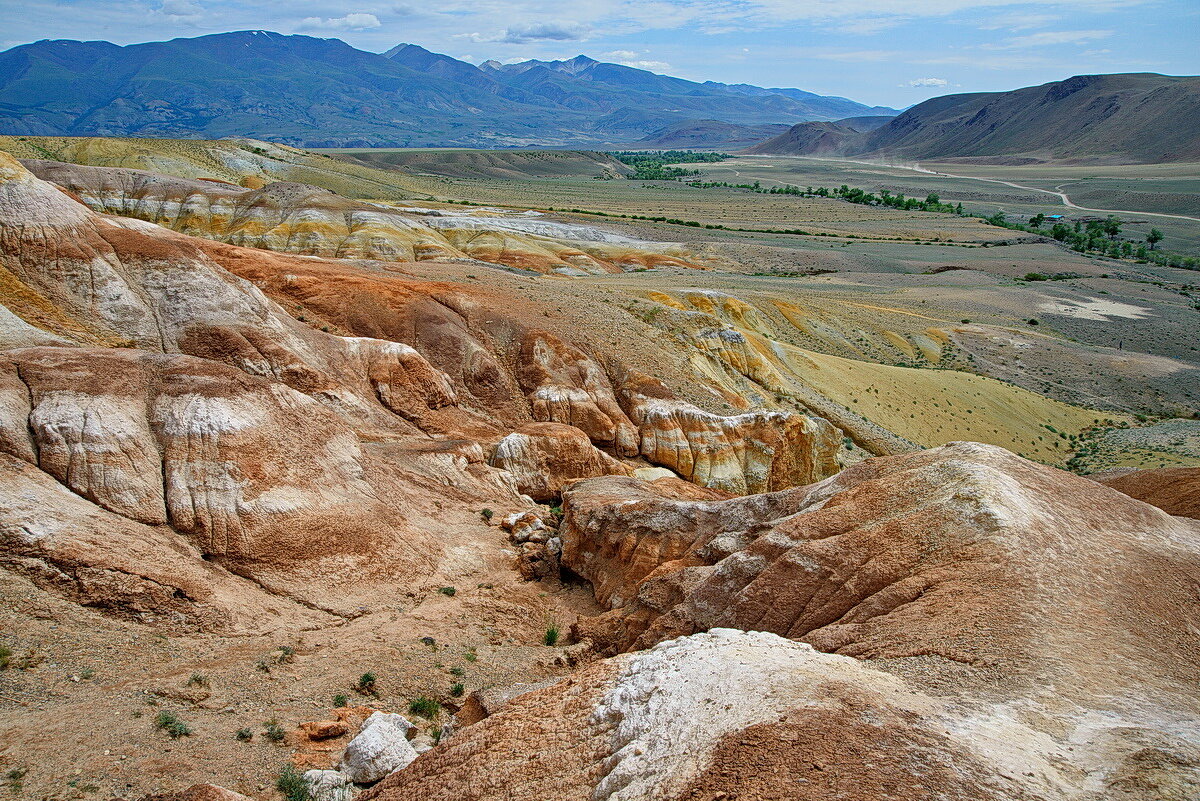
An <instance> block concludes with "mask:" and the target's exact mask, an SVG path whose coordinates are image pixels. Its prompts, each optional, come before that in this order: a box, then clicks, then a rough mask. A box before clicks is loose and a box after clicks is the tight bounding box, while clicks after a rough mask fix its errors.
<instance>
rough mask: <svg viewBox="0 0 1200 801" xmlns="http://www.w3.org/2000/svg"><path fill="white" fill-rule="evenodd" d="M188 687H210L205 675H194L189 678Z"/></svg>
mask: <svg viewBox="0 0 1200 801" xmlns="http://www.w3.org/2000/svg"><path fill="white" fill-rule="evenodd" d="M187 686H189V687H207V686H208V676H205V675H204V674H203V673H193V674H192V675H191V676H189V677H188V680H187Z"/></svg>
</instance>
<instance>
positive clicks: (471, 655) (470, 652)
mask: <svg viewBox="0 0 1200 801" xmlns="http://www.w3.org/2000/svg"><path fill="white" fill-rule="evenodd" d="M463 659H465V660H467V661H468V662H474V661H476V660H478V659H479V654H477V653H475V646H474V645H472V646H471V647H470V648H468V649H467V652H466V653H465V654H463Z"/></svg>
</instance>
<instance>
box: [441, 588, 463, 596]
mask: <svg viewBox="0 0 1200 801" xmlns="http://www.w3.org/2000/svg"><path fill="white" fill-rule="evenodd" d="M438 592H440V593H441V594H442V595H445V596H447V597H449V598H453V597H454V594H455V593H456V592H458V590H456V589H454V588H453V587H439V588H438Z"/></svg>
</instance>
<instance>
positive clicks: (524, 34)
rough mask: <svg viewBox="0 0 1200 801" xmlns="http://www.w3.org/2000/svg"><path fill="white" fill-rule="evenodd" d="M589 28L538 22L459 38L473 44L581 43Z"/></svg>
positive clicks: (573, 23)
mask: <svg viewBox="0 0 1200 801" xmlns="http://www.w3.org/2000/svg"><path fill="white" fill-rule="evenodd" d="M589 33H591V27H590V26H588V25H584V24H581V23H577V22H538V23H534V24H532V25H513V26H512V27H509V28H505V29H504V30H502V31H500V32H499V33H497V34H491V35H488V34H483V33H466V34H460V37H461V38H465V39H470V40H471V41H473V42H504V43H506V44H529V43H530V42H582V41H585V40H586V39H587V38H588V34H589Z"/></svg>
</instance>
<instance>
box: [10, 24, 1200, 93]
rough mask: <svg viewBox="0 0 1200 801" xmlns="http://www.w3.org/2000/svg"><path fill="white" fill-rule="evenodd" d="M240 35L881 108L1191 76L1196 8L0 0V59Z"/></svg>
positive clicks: (1199, 62) (1198, 60)
mask: <svg viewBox="0 0 1200 801" xmlns="http://www.w3.org/2000/svg"><path fill="white" fill-rule="evenodd" d="M247 29H254V30H271V31H277V32H280V33H300V34H305V35H309V36H318V37H326V38H338V39H342V40H344V41H346V42H348V43H350V44H351V45H353V46H355V47H358V48H360V49H363V50H371V51H375V52H382V51H384V50H387V49H388V48H390V47H392V46H394V45H396V44H398V43H400V42H412V43H415V44H419V45H421V46H422V47H425V48H428V49H429V50H433V51H435V52H439V53H446V54H447V55H450V56H453V57H455V58H460V59H463V60H466V61H470V62H472V63H478V62H480V61H483V60H485V59H496V60H498V61H523V60H525V59H529V58H539V59H557V58H570V57H572V56H575V55H578V54H580V53H583V54H586V55H588V56H591V57H592V58H596V59H600V60H602V61H615V62H618V63H622V64H628V65H630V66H635V67H641V68H643V69H648V70H651V71H654V72H659V73H663V74H667V75H675V76H678V77H681V78H688V79H690V80H698V81H704V80H714V81H721V82H724V83H752V84H757V85H759V86H767V87H796V88H799V89H804V90H807V91H811V92H818V93H820V94H827V95H839V96H842V97H849V98H851V99H854V100H857V101H859V102H863V103H868V104H871V105H887V106H893V107H896V108H903V107H906V106H909V105H912V104H913V103H917V102H920V101H922V100H926V99H928V98H930V97H934V96H937V95H943V94H951V93H956V92H975V91H998V90H1005V89H1015V88H1018V87H1021V86H1031V85H1035V84H1040V83H1045V82H1047V81H1053V80H1059V79H1062V78H1066V77H1069V76H1071V75H1078V74H1085V73H1101V72H1162V73H1166V74H1169V75H1196V74H1200V47H1198V46H1197V42H1198V41H1200V2H1198V0H1057V1H1055V2H1043V3H1027V2H1010V0H437V2H427V1H422V2H413V1H411V0H380V2H372V0H338V2H320V1H318V0H296V1H295V2H292V1H289V2H282V3H262V2H261V0H255V1H254V2H250V0H120V1H119V2H118V1H114V0H0V49H7V48H9V47H14V46H16V45H19V44H23V43H26V42H32V41H36V40H38V39H105V40H108V41H110V42H115V43H117V44H131V43H135V42H145V41H156V40H162V39H171V38H174V37H177V36H200V35H203V34H208V33H219V32H223V31H231V30H247Z"/></svg>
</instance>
